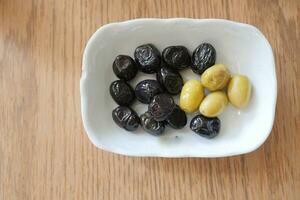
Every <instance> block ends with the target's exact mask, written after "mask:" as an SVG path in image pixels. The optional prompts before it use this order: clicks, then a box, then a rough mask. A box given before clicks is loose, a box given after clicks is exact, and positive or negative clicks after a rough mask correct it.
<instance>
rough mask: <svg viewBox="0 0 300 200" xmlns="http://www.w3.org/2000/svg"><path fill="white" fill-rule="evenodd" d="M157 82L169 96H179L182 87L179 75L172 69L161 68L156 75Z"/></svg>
mask: <svg viewBox="0 0 300 200" xmlns="http://www.w3.org/2000/svg"><path fill="white" fill-rule="evenodd" d="M156 79H157V81H158V82H159V83H160V84H161V85H162V86H163V87H164V88H165V89H166V91H167V92H168V93H170V94H173V95H175V94H179V93H180V91H181V88H182V86H183V80H182V77H181V75H180V74H179V73H178V72H177V71H175V70H174V69H171V68H168V67H162V68H160V69H159V70H158V72H157V74H156Z"/></svg>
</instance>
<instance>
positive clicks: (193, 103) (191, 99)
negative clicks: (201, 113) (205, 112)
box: [179, 80, 204, 113]
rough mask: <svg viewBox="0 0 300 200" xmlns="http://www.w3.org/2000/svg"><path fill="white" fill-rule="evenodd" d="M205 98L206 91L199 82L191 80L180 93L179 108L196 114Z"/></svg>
mask: <svg viewBox="0 0 300 200" xmlns="http://www.w3.org/2000/svg"><path fill="white" fill-rule="evenodd" d="M203 97H204V89H203V87H202V85H201V82H200V81H198V80H189V81H188V82H186V83H185V84H184V86H183V87H182V90H181V93H180V99H179V106H180V108H181V109H182V110H183V111H185V112H188V113H191V112H195V111H196V110H197V109H198V108H199V105H200V103H201V101H202V99H203Z"/></svg>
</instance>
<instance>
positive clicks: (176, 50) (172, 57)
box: [162, 46, 191, 70]
mask: <svg viewBox="0 0 300 200" xmlns="http://www.w3.org/2000/svg"><path fill="white" fill-rule="evenodd" d="M162 58H163V60H164V62H165V63H166V64H167V65H168V66H170V67H172V68H174V69H177V70H181V69H184V68H186V67H188V66H190V65H191V57H190V54H189V51H188V50H187V48H185V47H184V46H169V47H167V48H165V49H164V50H163V52H162Z"/></svg>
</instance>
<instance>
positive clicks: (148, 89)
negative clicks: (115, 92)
mask: <svg viewBox="0 0 300 200" xmlns="http://www.w3.org/2000/svg"><path fill="white" fill-rule="evenodd" d="M162 92H163V88H162V87H161V86H160V84H159V83H158V82H157V81H156V80H151V79H146V80H143V81H141V82H139V83H138V84H137V85H136V87H135V96H136V98H137V99H138V100H139V101H140V102H142V103H147V104H148V103H150V101H151V100H152V98H153V97H154V96H155V95H157V94H159V93H162Z"/></svg>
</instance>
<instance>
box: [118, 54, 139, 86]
mask: <svg viewBox="0 0 300 200" xmlns="http://www.w3.org/2000/svg"><path fill="white" fill-rule="evenodd" d="M113 71H114V73H115V74H116V76H117V77H118V78H119V79H123V80H125V81H129V80H131V79H133V78H134V77H135V75H136V74H137V72H138V68H137V65H136V63H135V61H134V60H133V59H132V58H131V57H130V56H126V55H118V56H117V57H116V59H115V61H114V63H113Z"/></svg>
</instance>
